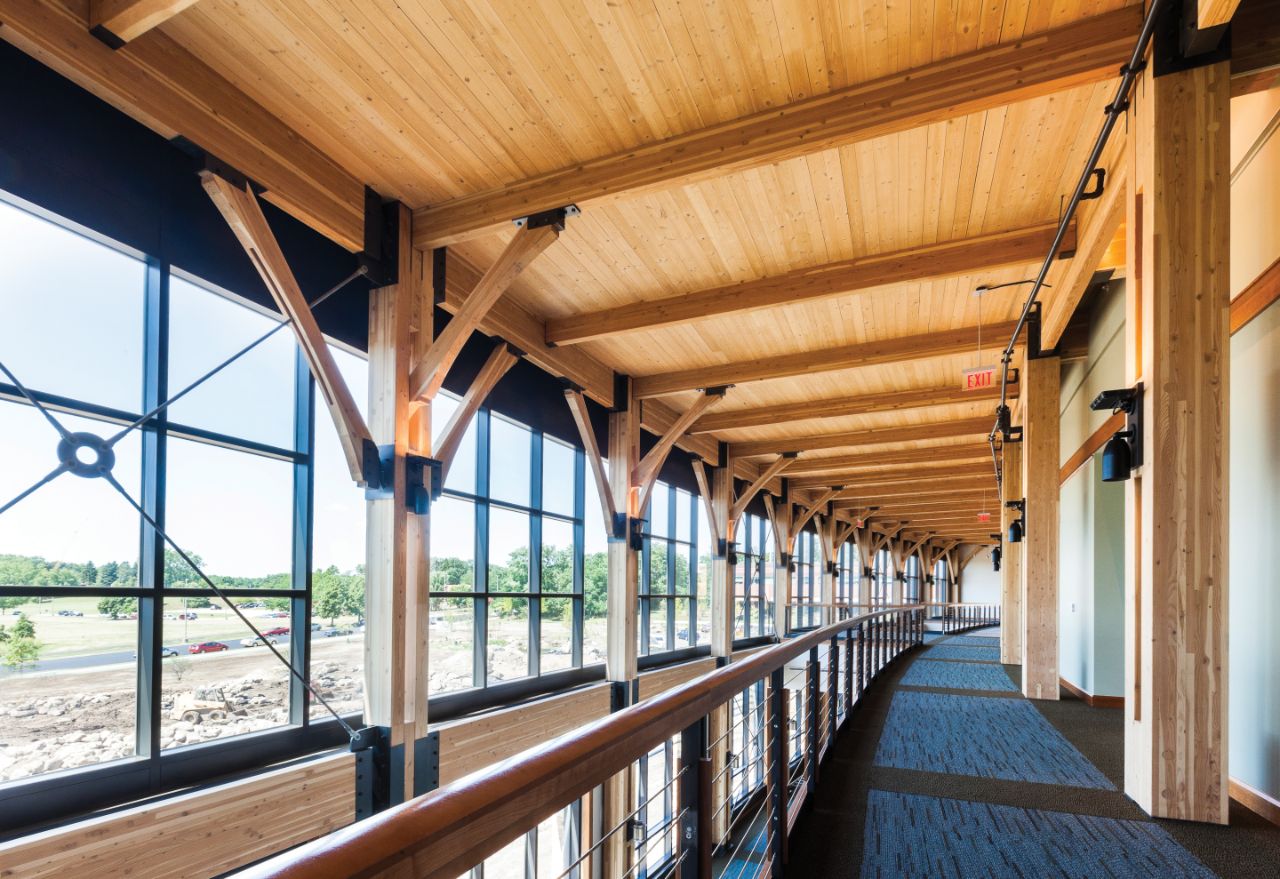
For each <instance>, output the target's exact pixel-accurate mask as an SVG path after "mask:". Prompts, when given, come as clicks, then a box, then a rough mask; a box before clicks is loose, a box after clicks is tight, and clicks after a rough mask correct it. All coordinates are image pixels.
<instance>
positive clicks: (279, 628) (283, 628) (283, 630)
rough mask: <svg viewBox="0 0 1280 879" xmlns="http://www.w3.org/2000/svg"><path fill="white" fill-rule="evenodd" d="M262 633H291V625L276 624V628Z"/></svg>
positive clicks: (268, 634) (268, 635) (269, 635)
mask: <svg viewBox="0 0 1280 879" xmlns="http://www.w3.org/2000/svg"><path fill="white" fill-rule="evenodd" d="M262 634H264V635H266V636H267V637H271V636H272V635H287V634H289V627H288V626H276V627H275V628H274V629H267V630H266V631H265V632H263V633H262Z"/></svg>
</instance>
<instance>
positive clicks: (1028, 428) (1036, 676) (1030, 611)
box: [1021, 357, 1062, 700]
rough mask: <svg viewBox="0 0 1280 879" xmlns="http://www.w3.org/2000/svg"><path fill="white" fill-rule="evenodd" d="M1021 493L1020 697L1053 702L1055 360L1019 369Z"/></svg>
mask: <svg viewBox="0 0 1280 879" xmlns="http://www.w3.org/2000/svg"><path fill="white" fill-rule="evenodd" d="M1022 382H1023V386H1022V404H1023V410H1022V411H1023V419H1024V420H1023V441H1022V493H1023V495H1024V496H1025V497H1026V499H1027V511H1026V534H1025V536H1024V537H1023V538H1022V547H1023V549H1022V601H1021V606H1022V652H1023V661H1022V694H1023V695H1024V696H1026V697H1027V698H1028V699H1049V700H1056V699H1057V698H1058V677H1059V675H1058V463H1059V460H1060V459H1059V457H1058V448H1059V436H1058V433H1059V424H1058V421H1059V414H1058V411H1059V410H1058V400H1059V389H1060V386H1061V382H1062V365H1061V361H1060V360H1059V359H1058V358H1057V357H1040V358H1037V359H1034V360H1030V359H1029V360H1027V361H1026V362H1025V363H1024V364H1023V367H1022Z"/></svg>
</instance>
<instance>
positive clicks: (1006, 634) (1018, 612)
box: [1000, 442, 1023, 665]
mask: <svg viewBox="0 0 1280 879" xmlns="http://www.w3.org/2000/svg"><path fill="white" fill-rule="evenodd" d="M1000 454H1001V459H1002V462H1003V465H1002V473H1003V474H1004V475H1003V487H1004V494H1003V495H1002V496H1001V498H1000V501H1001V504H1003V503H1004V501H1012V500H1020V499H1021V498H1022V443H1020V442H1017V443H1011V442H1006V443H1005V444H1004V446H1003V448H1002V449H1001V452H1000ZM1016 518H1018V511H1017V510H1010V509H1008V508H1005V509H1004V512H1003V513H1002V514H1001V517H1000V529H1001V531H1002V532H1003V533H1004V534H1005V535H1008V533H1009V523H1010V522H1012V521H1013V520H1014V519H1016ZM1022 547H1023V544H1021V543H1009V542H1008V540H1007V539H1006V541H1005V543H1004V544H1003V550H1002V552H1003V553H1004V557H1003V558H1002V559H1001V562H1000V661H1001V662H1004V663H1009V664H1012V665H1020V664H1021V663H1022Z"/></svg>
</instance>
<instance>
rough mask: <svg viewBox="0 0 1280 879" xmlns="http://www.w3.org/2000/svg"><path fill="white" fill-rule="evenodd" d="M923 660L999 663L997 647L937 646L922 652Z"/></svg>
mask: <svg viewBox="0 0 1280 879" xmlns="http://www.w3.org/2000/svg"><path fill="white" fill-rule="evenodd" d="M923 655H924V658H925V659H963V660H968V661H970V662H999V661H1000V648H999V647H966V646H965V645H963V644H939V645H937V646H936V647H930V648H929V649H927V650H925V652H924V654H923Z"/></svg>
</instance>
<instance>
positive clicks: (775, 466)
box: [729, 455, 799, 520]
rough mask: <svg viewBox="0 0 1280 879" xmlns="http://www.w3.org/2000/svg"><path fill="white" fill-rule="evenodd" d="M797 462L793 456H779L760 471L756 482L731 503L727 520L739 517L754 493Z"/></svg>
mask: <svg viewBox="0 0 1280 879" xmlns="http://www.w3.org/2000/svg"><path fill="white" fill-rule="evenodd" d="M797 460H799V459H798V458H796V456H795V455H779V456H778V457H777V458H776V459H774V461H773V463H772V464H770V465H769V466H768V467H766V468H764V469H763V470H761V471H760V475H759V476H758V477H757V478H756V481H755V482H753V483H751V485H749V486H747V490H746V491H744V492H743V493H742V494H741V495H740V496H739V497H738V499H737V500H736V501H734V502H733V507H732V509H731V510H730V511H729V519H730V520H737V519H738V518H739V517H741V516H742V514H743V512H744V511H745V510H746V509H747V504H749V503H751V499H752V498H754V497H755V496H756V493H757V492H759V491H760V489H762V488H764V487H765V486H766V485H768V484H769V480H771V479H773V477H775V476H777V475H778V474H779V473H781V472H782V471H783V470H786V469H787V468H788V467H791V466H792V465H794V464H795V462H796V461H797Z"/></svg>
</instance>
